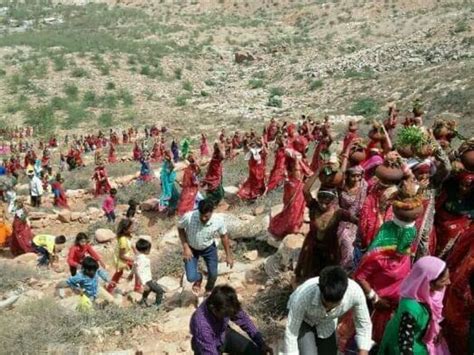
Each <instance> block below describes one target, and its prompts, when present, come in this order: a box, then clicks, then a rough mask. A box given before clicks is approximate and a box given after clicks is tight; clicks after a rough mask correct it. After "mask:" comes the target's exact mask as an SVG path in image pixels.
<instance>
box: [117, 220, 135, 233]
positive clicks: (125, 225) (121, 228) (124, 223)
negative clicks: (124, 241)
mask: <svg viewBox="0 0 474 355" xmlns="http://www.w3.org/2000/svg"><path fill="white" fill-rule="evenodd" d="M132 224H133V222H132V220H131V219H128V218H124V219H121V220H120V222H119V224H118V227H117V237H122V236H124V235H126V234H125V232H126V231H127V230H128V229H129V228H130V227H131V226H132Z"/></svg>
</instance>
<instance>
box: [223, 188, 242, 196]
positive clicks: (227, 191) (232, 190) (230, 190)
mask: <svg viewBox="0 0 474 355" xmlns="http://www.w3.org/2000/svg"><path fill="white" fill-rule="evenodd" d="M224 192H225V196H226V197H234V196H235V195H237V192H239V188H238V187H237V186H226V187H224Z"/></svg>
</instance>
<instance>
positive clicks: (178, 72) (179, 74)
mask: <svg viewBox="0 0 474 355" xmlns="http://www.w3.org/2000/svg"><path fill="white" fill-rule="evenodd" d="M174 77H175V78H176V79H178V80H181V78H182V77H183V69H181V68H175V70H174Z"/></svg>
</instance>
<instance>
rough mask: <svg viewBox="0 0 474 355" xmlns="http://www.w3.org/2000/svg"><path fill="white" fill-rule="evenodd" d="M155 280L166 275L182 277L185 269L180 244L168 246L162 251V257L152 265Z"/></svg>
mask: <svg viewBox="0 0 474 355" xmlns="http://www.w3.org/2000/svg"><path fill="white" fill-rule="evenodd" d="M151 269H152V270H153V278H154V279H155V280H157V279H160V278H162V277H164V276H173V277H177V278H179V277H181V275H182V274H183V271H184V264H183V254H182V251H181V248H180V247H178V246H174V247H171V246H170V247H166V248H164V249H163V250H161V251H160V257H159V258H156V259H155V260H154V263H153V265H152V268H151Z"/></svg>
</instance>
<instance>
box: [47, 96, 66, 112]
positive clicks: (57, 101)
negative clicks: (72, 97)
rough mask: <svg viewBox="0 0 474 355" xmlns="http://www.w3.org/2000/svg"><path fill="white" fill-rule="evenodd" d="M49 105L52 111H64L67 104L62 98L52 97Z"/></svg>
mask: <svg viewBox="0 0 474 355" xmlns="http://www.w3.org/2000/svg"><path fill="white" fill-rule="evenodd" d="M49 105H50V106H51V108H52V109H53V110H65V109H66V108H67V106H68V103H67V100H66V99H65V98H63V97H59V96H53V97H52V98H51V101H50V104H49Z"/></svg>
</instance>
